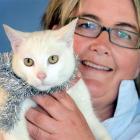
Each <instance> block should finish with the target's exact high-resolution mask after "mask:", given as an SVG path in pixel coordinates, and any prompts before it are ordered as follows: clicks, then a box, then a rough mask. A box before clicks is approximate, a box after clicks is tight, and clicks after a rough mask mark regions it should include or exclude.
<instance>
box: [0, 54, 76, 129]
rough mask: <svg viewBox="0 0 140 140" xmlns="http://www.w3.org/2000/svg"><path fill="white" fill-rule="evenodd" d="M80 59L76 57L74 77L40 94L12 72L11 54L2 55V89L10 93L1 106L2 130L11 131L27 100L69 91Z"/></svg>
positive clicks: (0, 84)
mask: <svg viewBox="0 0 140 140" xmlns="http://www.w3.org/2000/svg"><path fill="white" fill-rule="evenodd" d="M77 59H78V57H77V56H75V62H76V66H75V69H74V71H73V74H72V76H71V77H70V78H69V80H68V81H66V82H64V83H62V84H61V85H59V86H56V87H53V88H50V89H48V90H47V91H43V92H40V91H39V90H37V89H36V88H34V87H32V86H30V85H29V84H27V83H26V82H25V81H23V80H22V79H21V78H19V77H17V76H16V75H15V73H14V72H13V70H12V67H11V60H12V52H11V53H3V54H0V87H1V88H3V89H4V90H6V92H7V93H8V99H7V101H6V104H5V105H4V106H1V105H0V129H3V130H4V131H9V130H11V129H12V128H13V127H14V125H15V123H16V122H17V121H18V119H19V112H20V110H21V104H22V102H23V101H24V100H25V98H28V97H31V96H35V95H47V94H52V93H54V92H56V91H57V92H59V91H63V90H67V89H69V87H70V86H71V81H72V80H74V79H75V78H76V75H77V71H78V60H77Z"/></svg>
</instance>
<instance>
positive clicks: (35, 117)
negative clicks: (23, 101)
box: [26, 108, 58, 133]
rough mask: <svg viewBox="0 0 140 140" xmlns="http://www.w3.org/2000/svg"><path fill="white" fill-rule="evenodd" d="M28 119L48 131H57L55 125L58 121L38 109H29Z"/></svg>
mask: <svg viewBox="0 0 140 140" xmlns="http://www.w3.org/2000/svg"><path fill="white" fill-rule="evenodd" d="M26 119H27V120H28V121H29V122H31V123H32V124H34V125H36V126H38V127H39V128H40V129H42V130H44V131H46V132H48V133H54V132H55V131H56V130H55V127H54V125H56V124H57V123H58V122H57V121H56V120H54V119H53V118H51V117H50V116H48V115H46V114H44V113H42V112H39V111H38V110H36V109H33V108H31V109H29V111H28V112H27V113H26Z"/></svg>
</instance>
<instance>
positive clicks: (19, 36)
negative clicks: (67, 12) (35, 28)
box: [5, 21, 111, 140]
mask: <svg viewBox="0 0 140 140" xmlns="http://www.w3.org/2000/svg"><path fill="white" fill-rule="evenodd" d="M75 25H76V21H73V22H71V23H70V24H68V25H67V26H65V27H63V28H61V29H59V30H55V31H40V32H34V33H25V35H24V33H23V32H19V31H16V30H14V29H11V28H10V27H8V26H5V30H6V34H7V36H8V37H9V38H10V39H9V40H10V42H11V45H12V48H13V51H14V56H13V60H12V68H13V70H14V72H15V73H16V74H17V75H18V76H19V77H21V78H22V79H24V80H26V81H27V82H28V83H29V84H30V85H33V86H35V87H37V88H38V89H40V90H47V89H48V88H50V87H53V86H56V85H60V84H62V83H63V82H64V81H67V80H68V79H69V78H70V77H71V75H72V73H73V71H74V68H75V59H74V54H73V47H72V46H73V41H72V38H73V35H74V28H75ZM15 44H16V45H15ZM51 55H58V56H59V61H58V62H57V63H56V64H53V65H52V64H49V63H48V58H49V56H51ZM24 58H32V59H33V60H34V62H35V63H34V66H31V67H27V66H25V65H24V63H23V60H24ZM39 72H42V73H45V74H46V78H44V79H43V80H40V79H38V77H37V74H38V73H39ZM68 94H69V95H70V96H71V97H72V98H73V99H74V101H75V103H76V104H77V106H78V107H79V109H80V110H81V112H82V113H83V115H84V117H85V118H86V120H87V122H88V124H89V127H90V128H91V130H92V132H93V133H94V135H95V136H96V138H97V139H98V140H111V138H110V136H109V135H108V133H107V131H106V130H105V128H104V127H103V126H102V125H101V123H100V121H99V120H98V118H97V117H96V115H95V113H94V111H93V107H92V104H91V100H90V94H89V92H88V89H87V87H86V85H85V84H84V82H83V80H82V79H81V80H79V81H78V83H77V84H75V85H74V86H73V87H72V88H71V89H69V90H68ZM34 105H35V103H34V102H33V101H31V100H30V99H27V100H25V101H24V103H23V105H22V110H21V114H20V121H19V122H18V124H17V125H16V126H15V128H14V129H13V130H12V131H11V133H10V135H11V136H14V137H16V138H15V140H16V139H18V140H30V138H29V136H28V132H27V128H26V120H25V118H24V115H25V113H26V111H27V110H28V109H29V108H30V107H31V106H34ZM8 135H9V134H8ZM6 140H7V139H6Z"/></svg>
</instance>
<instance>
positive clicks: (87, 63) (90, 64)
mask: <svg viewBox="0 0 140 140" xmlns="http://www.w3.org/2000/svg"><path fill="white" fill-rule="evenodd" d="M81 64H82V65H84V66H86V67H89V68H93V69H96V70H100V71H113V69H112V68H110V67H108V66H103V65H99V64H95V63H93V62H91V61H89V60H82V61H81Z"/></svg>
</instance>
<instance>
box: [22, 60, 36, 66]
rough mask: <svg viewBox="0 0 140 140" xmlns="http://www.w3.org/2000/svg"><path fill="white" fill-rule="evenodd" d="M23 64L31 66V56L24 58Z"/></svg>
mask: <svg viewBox="0 0 140 140" xmlns="http://www.w3.org/2000/svg"><path fill="white" fill-rule="evenodd" d="M24 64H25V65H26V66H28V67H31V66H33V65H34V61H33V59H31V58H25V59H24Z"/></svg>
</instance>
